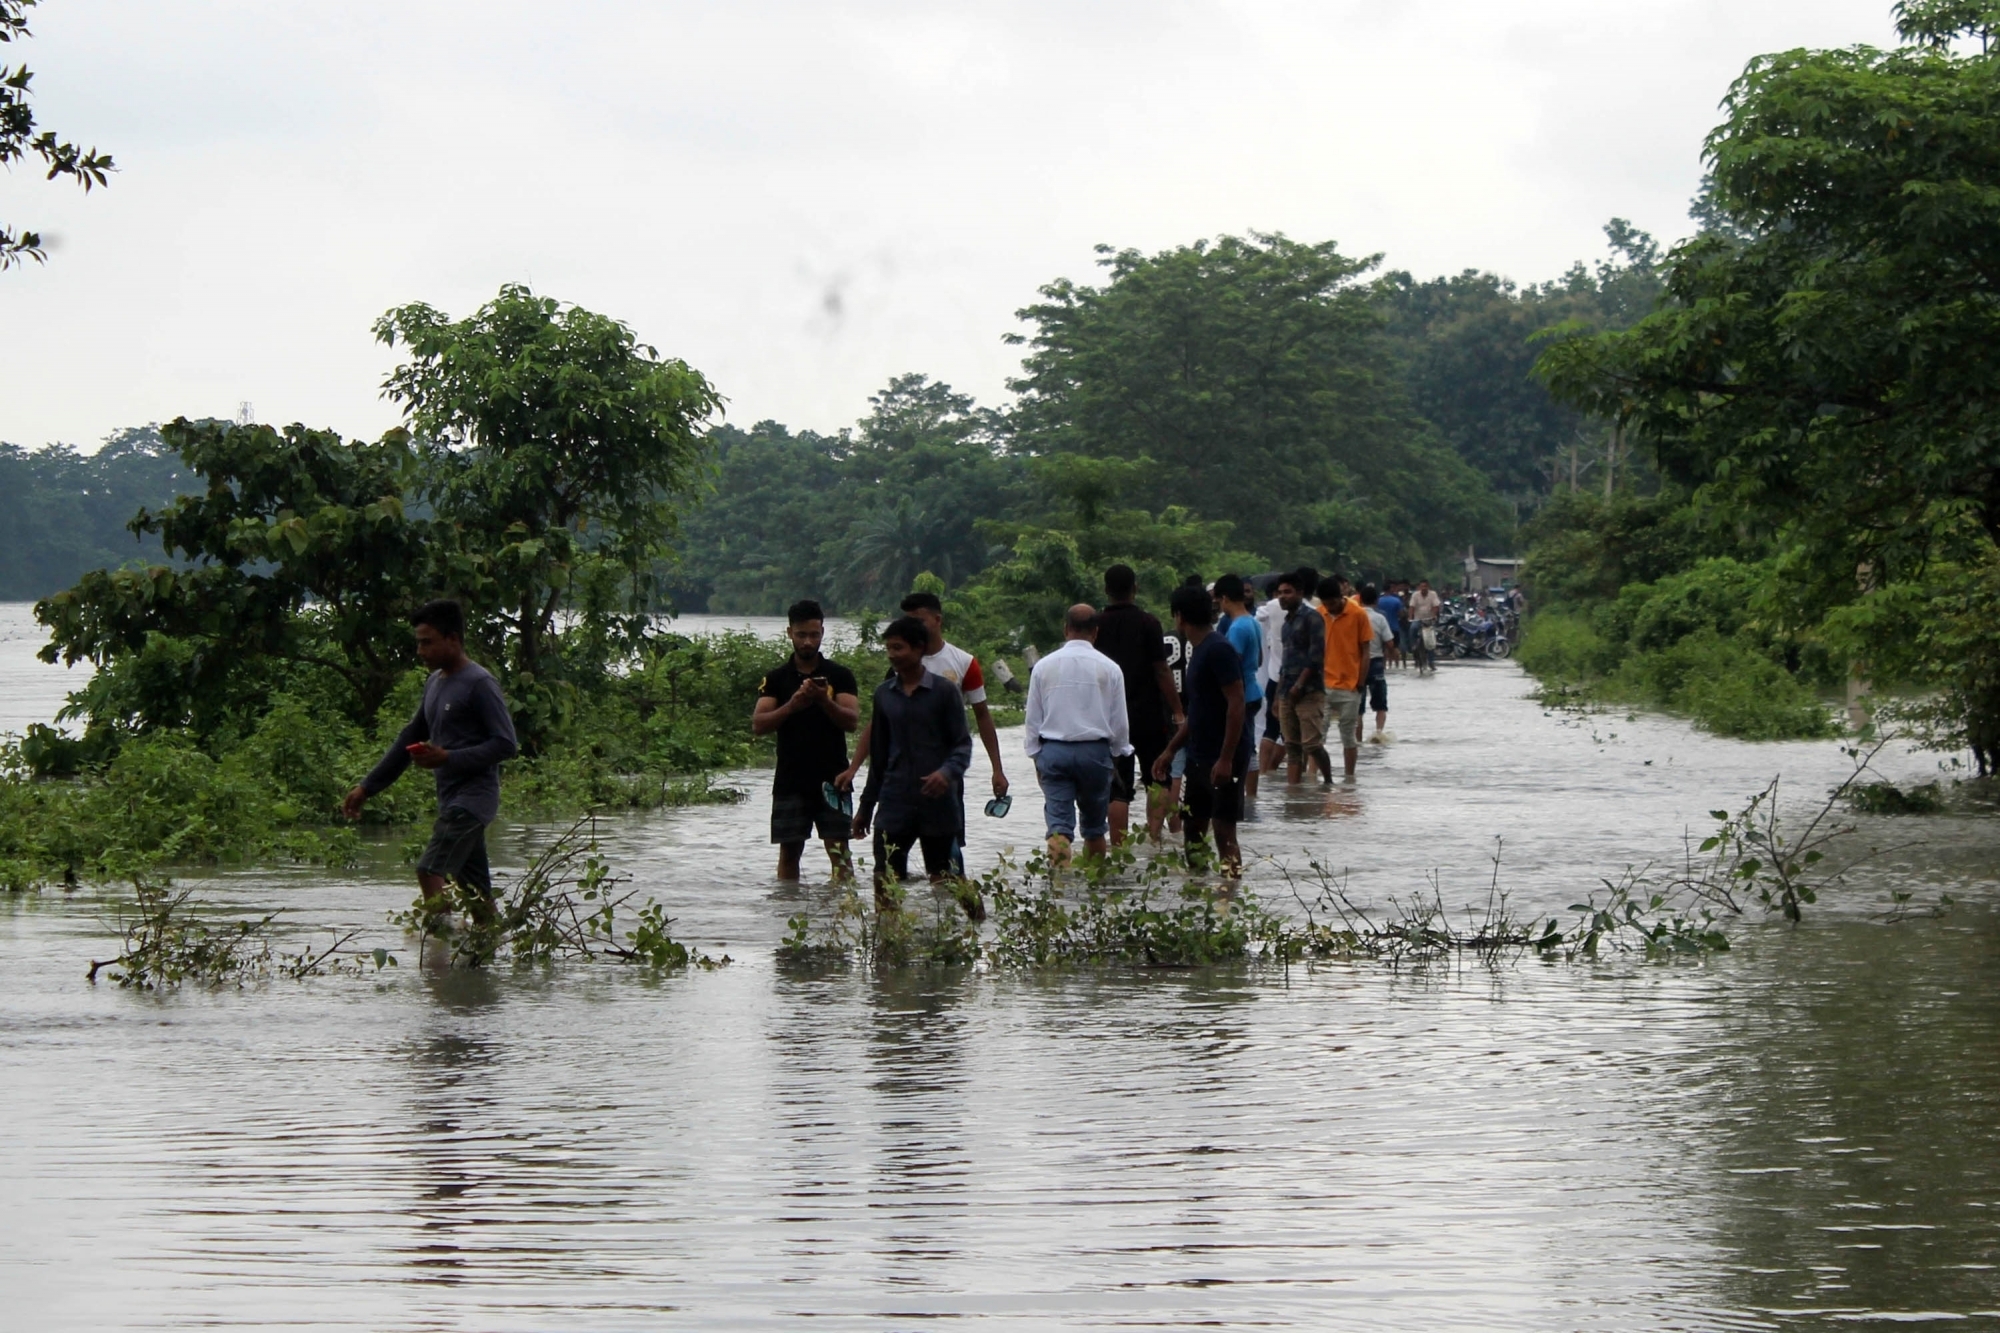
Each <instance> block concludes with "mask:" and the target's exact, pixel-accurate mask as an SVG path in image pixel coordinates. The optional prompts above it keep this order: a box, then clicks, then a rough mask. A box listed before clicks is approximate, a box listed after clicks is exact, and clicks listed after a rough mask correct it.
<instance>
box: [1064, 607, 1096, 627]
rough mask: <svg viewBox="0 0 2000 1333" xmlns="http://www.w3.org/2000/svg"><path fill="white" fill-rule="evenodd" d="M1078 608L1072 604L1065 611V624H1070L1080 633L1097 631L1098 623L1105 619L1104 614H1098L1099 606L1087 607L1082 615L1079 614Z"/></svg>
mask: <svg viewBox="0 0 2000 1333" xmlns="http://www.w3.org/2000/svg"><path fill="white" fill-rule="evenodd" d="M1079 605H1080V604H1079ZM1077 610H1078V608H1077V607H1075V606H1072V607H1071V608H1070V609H1069V610H1068V611H1067V612H1065V613H1064V615H1063V624H1065V625H1067V626H1069V627H1070V628H1071V629H1073V630H1075V631H1076V632H1077V633H1078V634H1094V633H1096V632H1097V627H1098V625H1099V624H1101V623H1102V622H1103V619H1104V618H1103V617H1102V616H1100V615H1098V614H1097V608H1096V607H1094V606H1093V607H1089V608H1086V609H1085V611H1084V614H1082V615H1078V614H1077Z"/></svg>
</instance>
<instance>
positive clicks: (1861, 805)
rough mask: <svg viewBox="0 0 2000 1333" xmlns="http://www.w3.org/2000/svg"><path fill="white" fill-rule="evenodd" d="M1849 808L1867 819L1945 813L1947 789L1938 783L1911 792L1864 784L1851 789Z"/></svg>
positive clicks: (1882, 784) (1890, 785) (1881, 784)
mask: <svg viewBox="0 0 2000 1333" xmlns="http://www.w3.org/2000/svg"><path fill="white" fill-rule="evenodd" d="M1847 804H1848V805H1849V807H1851V808H1852V809H1853V810H1855V811H1856V812H1857V813H1860V814H1864V815H1934V814H1937V813H1938V812H1939V811H1941V810H1943V809H1944V804H1945V801H1944V789H1943V788H1942V787H1941V786H1940V785H1939V784H1938V783H1935V782H1926V783H1923V784H1921V785H1918V786H1913V787H1908V788H1904V787H1898V786H1897V785H1896V784H1895V783H1893V782H1864V783H1861V784H1860V785H1858V786H1855V787H1852V788H1849V790H1848V793H1847Z"/></svg>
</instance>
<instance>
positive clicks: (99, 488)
mask: <svg viewBox="0 0 2000 1333" xmlns="http://www.w3.org/2000/svg"><path fill="white" fill-rule="evenodd" d="M192 484H193V483H192V481H191V479H190V475H189V473H188V470H187V467H186V465H185V464H184V463H183V462H182V461H181V459H180V456H179V455H177V454H176V453H175V452H174V451H173V450H172V449H170V448H168V447H167V445H166V442H165V441H164V440H162V439H161V438H160V433H159V431H157V430H155V429H154V428H153V427H151V426H144V427H139V428H136V429H132V430H123V431H119V432H118V433H117V434H115V435H112V436H111V437H110V438H108V439H106V440H105V441H104V443H103V444H102V445H101V446H100V447H99V448H98V450H97V452H95V453H92V454H79V453H78V452H77V451H76V450H74V449H72V448H71V447H69V446H68V445H66V444H52V445H49V446H48V447H47V448H43V449H37V450H34V451H33V452H30V451H28V450H26V449H22V448H19V447H18V446H15V445H11V444H0V532H5V533H7V534H8V541H7V542H6V543H5V545H4V546H0V601H29V600H32V599H34V598H37V597H46V596H48V595H49V594H50V593H53V592H59V591H61V590H62V589H63V588H66V587H68V586H69V585H70V584H72V583H74V582H76V580H78V579H79V578H81V577H83V575H84V574H86V573H88V572H89V571H91V570H93V569H115V568H117V567H118V566H120V565H123V564H126V563H128V562H131V561H136V560H151V561H155V562H157V561H158V560H159V558H160V545H159V541H158V539H157V538H155V537H154V536H153V535H152V534H150V533H134V532H133V531H132V530H131V529H130V528H129V527H128V526H127V524H129V523H130V522H131V519H132V515H133V514H134V513H135V512H137V511H138V510H139V509H141V508H153V507H157V506H162V505H165V504H168V503H169V502H171V501H172V500H173V498H174V497H175V496H176V495H179V494H180V493H181V492H183V491H184V490H186V489H187V488H188V487H189V486H190V485H192Z"/></svg>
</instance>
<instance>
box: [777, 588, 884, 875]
mask: <svg viewBox="0 0 2000 1333" xmlns="http://www.w3.org/2000/svg"><path fill="white" fill-rule="evenodd" d="M785 634H786V637H788V638H789V639H791V641H792V655H791V656H790V657H789V658H787V659H786V660H785V662H784V663H783V664H782V665H781V666H779V667H778V669H777V670H775V671H773V672H771V673H770V674H769V675H767V676H765V677H764V680H763V683H762V684H761V685H759V686H758V688H757V706H756V710H755V711H754V712H752V713H751V714H750V730H751V733H752V734H753V735H758V736H768V735H770V734H772V733H773V732H775V733H777V737H778V771H777V773H776V774H775V775H774V776H773V777H772V779H771V841H772V842H775V843H776V844H778V878H779V879H797V878H798V877H799V860H800V858H801V857H802V856H804V855H805V850H806V839H807V838H809V837H811V836H812V835H813V833H814V832H815V831H817V832H818V834H819V837H820V841H821V842H822V843H824V844H825V846H826V856H827V860H828V861H830V862H832V863H833V873H834V876H835V877H836V878H843V877H845V876H846V875H847V874H849V873H850V867H851V865H852V862H851V861H850V860H849V859H848V852H847V832H848V820H849V815H848V814H847V813H845V812H843V811H842V810H840V809H839V808H837V807H836V806H834V805H832V804H830V803H829V802H828V801H827V799H826V790H827V786H828V784H829V783H830V782H831V781H832V780H833V779H834V778H836V777H838V776H839V775H840V774H841V772H842V771H844V770H845V769H846V768H847V733H848V732H850V731H853V730H854V728H855V727H856V726H858V725H859V724H860V721H861V690H860V686H859V685H858V684H857V683H856V682H855V679H854V673H853V672H852V671H849V670H848V669H847V668H846V667H844V666H842V665H840V663H838V662H830V661H828V660H827V659H826V658H825V657H824V656H823V655H822V654H821V653H820V643H821V641H822V640H823V639H824V638H825V635H826V617H825V615H824V613H823V612H821V610H820V606H819V603H818V602H814V601H799V602H793V603H792V605H791V608H790V609H789V610H788V611H786V612H785Z"/></svg>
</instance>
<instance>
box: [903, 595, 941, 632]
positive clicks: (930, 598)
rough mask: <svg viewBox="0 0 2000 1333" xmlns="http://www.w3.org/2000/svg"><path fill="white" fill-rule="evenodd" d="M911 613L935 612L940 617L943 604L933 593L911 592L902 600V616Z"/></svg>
mask: <svg viewBox="0 0 2000 1333" xmlns="http://www.w3.org/2000/svg"><path fill="white" fill-rule="evenodd" d="M913 611H935V612H937V613H938V614H939V615H940V616H941V615H943V614H944V603H943V602H942V601H940V600H938V595H937V594H936V593H934V592H913V593H911V594H910V595H909V596H908V597H905V598H904V599H903V614H905V615H908V614H910V613H911V612H913ZM926 633H928V631H926Z"/></svg>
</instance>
